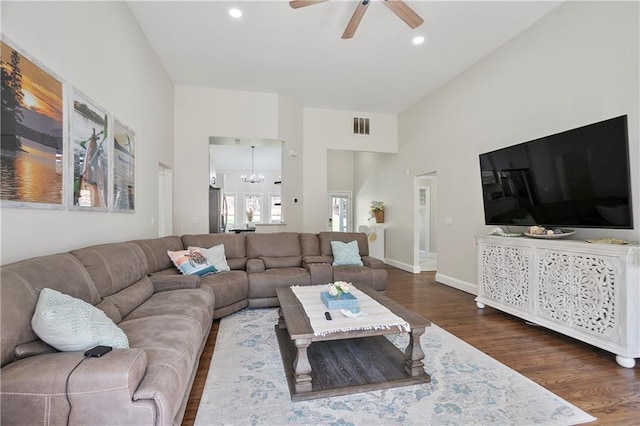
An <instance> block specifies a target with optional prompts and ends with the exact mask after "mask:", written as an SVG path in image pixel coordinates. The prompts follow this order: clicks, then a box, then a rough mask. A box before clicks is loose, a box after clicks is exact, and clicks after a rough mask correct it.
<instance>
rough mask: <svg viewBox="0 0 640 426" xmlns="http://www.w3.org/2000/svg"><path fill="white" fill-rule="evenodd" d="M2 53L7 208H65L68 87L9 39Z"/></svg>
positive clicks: (0, 186)
mask: <svg viewBox="0 0 640 426" xmlns="http://www.w3.org/2000/svg"><path fill="white" fill-rule="evenodd" d="M0 52H1V72H2V76H1V81H2V115H1V120H0V127H1V128H2V140H1V143H0V155H1V158H0V169H1V176H2V178H1V179H0V200H2V205H3V206H15V207H21V206H25V207H37V208H63V207H64V196H63V191H64V185H63V182H64V176H63V175H64V167H63V161H64V154H65V145H66V144H65V142H64V141H65V139H66V137H65V136H66V134H65V129H66V126H65V118H64V115H65V113H64V84H63V83H62V80H61V79H60V78H58V77H56V76H55V75H54V74H53V73H51V72H50V71H49V70H47V69H46V68H44V67H43V66H42V65H40V64H38V63H36V62H35V61H34V60H32V59H30V58H28V57H27V56H26V55H25V53H23V52H22V51H21V50H19V49H18V48H17V47H15V46H14V45H13V43H11V42H9V41H8V40H6V39H4V38H3V39H2V46H1V49H0Z"/></svg>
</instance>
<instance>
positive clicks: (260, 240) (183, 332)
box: [0, 232, 387, 425]
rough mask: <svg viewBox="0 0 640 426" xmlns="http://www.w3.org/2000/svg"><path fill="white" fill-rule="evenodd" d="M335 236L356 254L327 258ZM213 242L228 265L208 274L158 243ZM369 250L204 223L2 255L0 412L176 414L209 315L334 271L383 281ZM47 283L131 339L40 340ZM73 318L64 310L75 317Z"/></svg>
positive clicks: (125, 417)
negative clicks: (99, 348)
mask: <svg viewBox="0 0 640 426" xmlns="http://www.w3.org/2000/svg"><path fill="white" fill-rule="evenodd" d="M332 241H341V242H351V241H356V242H357V246H358V251H359V256H360V257H361V260H362V265H344V266H333V263H334V259H333V252H332V243H331V242H332ZM352 244H355V243H352ZM219 245H222V247H224V254H225V260H226V263H227V264H228V266H229V270H228V271H225V272H219V273H215V274H210V275H206V276H198V275H182V274H180V272H179V271H178V269H177V268H176V267H175V266H174V265H173V263H172V261H171V259H170V258H169V256H168V254H167V252H168V251H181V250H185V249H187V248H189V247H199V248H205V249H206V248H210V247H213V246H219ZM368 254H369V253H368V243H367V238H366V235H365V234H362V233H334V232H321V233H319V234H311V233H293V232H283V233H272V234H260V233H257V234H249V235H244V234H202V235H183V236H169V237H163V238H155V239H146V240H136V241H128V242H122V243H111V244H102V245H97V246H92V247H85V248H81V249H78V250H73V251H71V252H69V253H61V254H54V255H49V256H42V257H37V258H32V259H27V260H23V261H20V262H15V263H12V264H9V265H4V266H2V268H1V277H0V279H1V281H0V290H1V294H0V303H1V308H2V311H1V319H2V333H1V334H2V335H1V338H2V346H1V348H0V351H1V357H2V358H1V361H2V368H1V370H0V383H1V404H2V405H1V406H2V414H1V419H0V420H1V423H2V424H29V425H30V424H38V423H43V424H65V423H68V424H92V425H98V424H105V425H106V424H109V425H113V424H126V425H130V424H136V425H152V424H155V425H168V424H180V423H181V421H182V418H183V416H184V410H185V407H186V403H187V400H188V397H189V393H190V390H191V385H192V383H193V379H194V376H195V373H196V371H197V367H198V361H199V358H200V355H201V353H202V350H203V348H204V344H205V342H206V340H207V336H208V335H209V332H210V329H211V324H212V320H213V319H216V318H221V317H223V316H225V315H229V314H231V313H233V312H236V311H238V310H241V309H244V308H247V307H249V308H261V307H269V306H277V304H278V300H277V298H276V293H275V289H276V288H277V287H279V286H288V285H310V284H323V283H327V282H332V281H339V280H340V281H350V282H354V283H359V284H364V285H369V286H371V287H373V288H374V289H376V290H378V291H382V292H383V291H385V289H386V285H387V273H386V270H385V269H384V264H383V262H382V261H381V260H379V259H375V258H372V257H370V256H369V255H368ZM44 288H47V289H52V290H56V291H58V292H60V293H62V294H64V295H69V296H72V297H73V298H75V299H74V300H76V299H77V300H78V302H79V303H81V304H84V305H86V306H87V307H88V309H91V310H93V309H94V307H95V308H98V309H95V311H97V312H98V313H99V314H100V315H102V316H105V315H106V316H105V318H106V317H108V319H107V320H106V321H108V322H109V323H111V324H112V325H113V327H115V328H116V329H118V328H119V329H120V330H122V331H123V332H124V334H125V335H126V338H127V339H128V348H127V349H114V350H113V351H111V352H109V353H107V354H106V355H104V356H103V357H100V358H91V357H85V356H84V351H82V350H81V351H77V350H76V351H73V350H72V351H59V350H57V349H55V348H54V347H52V346H50V345H48V344H47V343H45V342H44V341H43V340H42V339H40V338H39V336H38V335H37V334H36V332H35V331H34V328H33V327H32V319H34V312H36V308H38V314H40V312H39V309H40V306H41V305H40V304H39V303H38V302H39V296H40V293H41V292H42V290H43V289H44ZM42 293H47V294H48V293H49V292H48V291H47V292H42ZM65 297H67V296H65ZM85 302H86V303H85ZM58 314H59V312H58ZM71 314H72V313H71V312H70V313H69V315H71ZM43 315H44V314H43ZM66 315H67V313H66V312H65V313H64V315H62V317H65V316H66ZM82 318H83V317H81V319H82ZM56 319H57V317H56ZM63 319H67V320H68V318H63ZM74 321H75V322H74ZM77 321H79V320H77V318H76V317H73V321H71V325H72V326H73V327H75V328H78V327H79V326H78V324H76V322H77ZM34 324H35V323H34ZM94 325H95V324H94ZM103 325H104V324H103V323H102V322H98V323H97V326H96V327H94V328H95V329H97V330H101V329H100V327H102V326H103ZM75 328H74V329H75ZM41 334H42V333H41Z"/></svg>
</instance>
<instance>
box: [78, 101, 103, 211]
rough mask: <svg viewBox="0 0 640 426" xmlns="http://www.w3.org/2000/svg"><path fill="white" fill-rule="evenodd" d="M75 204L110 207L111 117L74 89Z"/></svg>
mask: <svg viewBox="0 0 640 426" xmlns="http://www.w3.org/2000/svg"><path fill="white" fill-rule="evenodd" d="M70 99H71V101H70V107H69V110H70V112H71V117H70V118H71V120H70V130H69V137H70V142H71V155H72V157H71V162H70V163H71V168H72V169H73V185H72V188H73V190H72V191H71V192H72V194H73V201H72V204H71V205H72V206H73V207H74V208H78V209H95V210H106V209H108V207H109V199H110V197H109V193H110V190H109V188H110V185H109V161H110V158H111V146H110V138H109V134H108V132H109V127H110V126H109V116H108V114H107V113H106V111H105V110H103V109H102V108H100V107H99V106H97V105H96V104H95V103H94V102H92V101H91V100H90V99H88V98H87V97H86V96H84V95H83V94H82V93H80V92H78V91H77V90H74V91H73V93H72V95H71V97H70Z"/></svg>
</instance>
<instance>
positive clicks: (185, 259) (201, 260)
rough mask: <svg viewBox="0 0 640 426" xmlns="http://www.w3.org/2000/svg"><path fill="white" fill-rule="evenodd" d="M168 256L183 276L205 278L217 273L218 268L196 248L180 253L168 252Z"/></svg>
mask: <svg viewBox="0 0 640 426" xmlns="http://www.w3.org/2000/svg"><path fill="white" fill-rule="evenodd" d="M167 254H168V255H169V258H170V259H171V261H172V262H173V264H174V265H176V268H178V270H180V273H182V274H183V275H199V276H201V277H203V276H205V275H209V274H214V273H215V272H216V268H215V267H214V266H213V265H211V264H210V263H209V262H208V261H207V258H206V257H205V256H204V254H202V252H201V251H200V250H198V249H196V248H193V247H190V248H189V249H188V250H180V251H171V250H167Z"/></svg>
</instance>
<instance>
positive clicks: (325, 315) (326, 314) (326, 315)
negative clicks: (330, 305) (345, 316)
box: [324, 312, 332, 321]
mask: <svg viewBox="0 0 640 426" xmlns="http://www.w3.org/2000/svg"><path fill="white" fill-rule="evenodd" d="M324 317H325V318H326V319H327V321H331V320H332V318H331V313H330V312H325V313H324Z"/></svg>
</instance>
